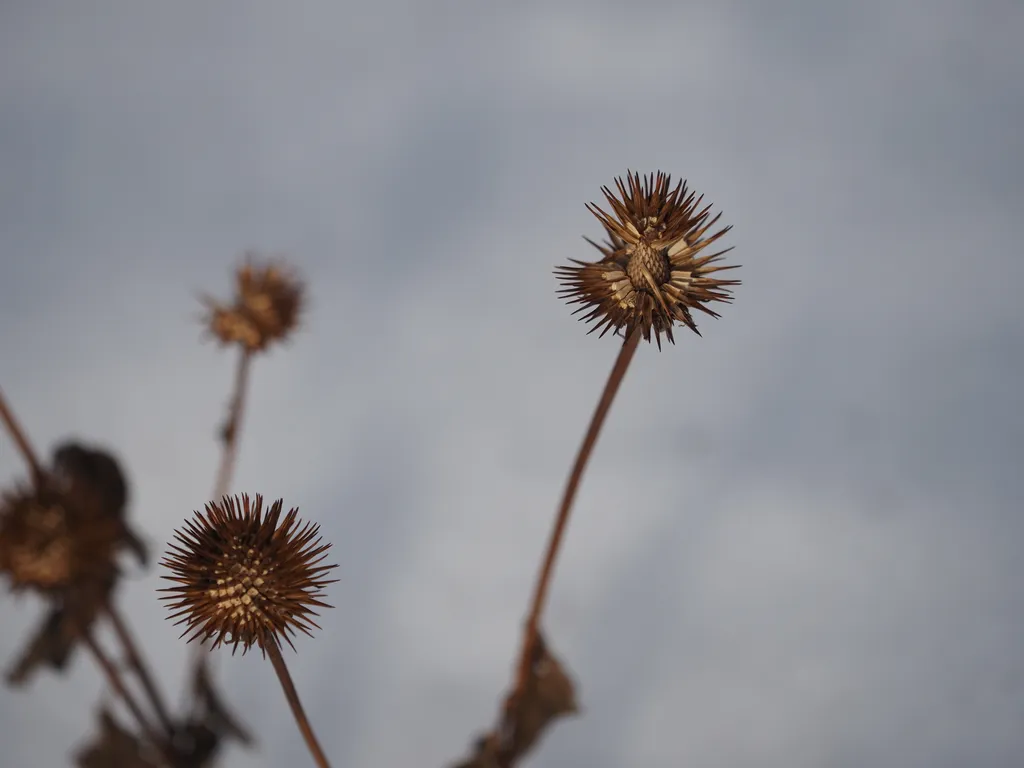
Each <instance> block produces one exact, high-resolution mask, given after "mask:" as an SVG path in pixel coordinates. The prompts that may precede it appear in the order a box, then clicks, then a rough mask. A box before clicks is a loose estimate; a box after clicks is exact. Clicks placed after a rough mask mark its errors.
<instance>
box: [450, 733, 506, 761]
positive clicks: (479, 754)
mask: <svg viewBox="0 0 1024 768" xmlns="http://www.w3.org/2000/svg"><path fill="white" fill-rule="evenodd" d="M452 768H500V763H498V737H497V736H496V735H495V734H493V733H486V734H484V735H483V736H481V737H480V738H478V739H477V740H476V743H475V744H474V745H473V754H472V755H471V756H470V757H469V758H468V759H466V760H463V761H462V762H461V763H456V764H455V765H453V766H452Z"/></svg>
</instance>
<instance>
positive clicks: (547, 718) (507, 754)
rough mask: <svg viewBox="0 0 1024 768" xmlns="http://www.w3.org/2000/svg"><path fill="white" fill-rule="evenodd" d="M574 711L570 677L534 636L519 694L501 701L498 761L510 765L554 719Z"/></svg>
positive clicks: (536, 740)
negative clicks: (529, 665)
mask: <svg viewBox="0 0 1024 768" xmlns="http://www.w3.org/2000/svg"><path fill="white" fill-rule="evenodd" d="M577 712H579V705H578V704H577V703H576V687H575V685H574V684H573V681H572V678H570V677H569V674H568V673H567V672H566V671H565V668H564V667H563V666H562V663H561V662H560V661H559V660H558V659H557V658H556V657H555V656H554V655H553V654H552V653H551V651H550V649H549V648H548V646H547V643H545V641H544V638H543V637H541V636H540V635H538V637H537V642H536V644H535V646H534V660H533V664H532V666H531V668H530V675H529V677H528V678H527V680H526V684H525V685H524V686H523V689H522V692H521V693H518V694H517V693H513V694H511V695H510V696H509V697H508V699H506V701H505V711H504V716H503V719H502V725H501V748H500V750H499V754H498V762H499V764H500V765H503V766H511V765H513V764H514V763H515V762H516V761H517V760H518V759H519V758H521V757H522V756H523V755H525V754H526V753H527V752H529V751H530V750H531V749H533V748H534V747H535V746H536V745H537V742H538V741H539V739H540V737H541V736H542V735H543V734H544V732H545V731H546V730H547V728H548V727H549V726H550V725H551V724H552V723H553V722H554V721H555V720H556V719H558V718H559V717H565V716H567V715H574V714H576V713H577Z"/></svg>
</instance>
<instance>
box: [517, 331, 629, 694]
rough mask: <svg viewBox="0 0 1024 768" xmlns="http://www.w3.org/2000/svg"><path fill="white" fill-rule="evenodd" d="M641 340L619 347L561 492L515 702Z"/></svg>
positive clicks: (521, 659) (525, 635) (539, 578)
mask: <svg viewBox="0 0 1024 768" xmlns="http://www.w3.org/2000/svg"><path fill="white" fill-rule="evenodd" d="M639 343H640V329H639V328H637V329H634V330H633V331H632V333H630V335H629V336H628V337H627V338H626V340H625V342H623V344H622V348H621V349H620V350H619V356H618V357H617V358H616V359H615V365H614V366H613V367H612V370H611V373H610V374H609V375H608V382H607V383H606V384H605V385H604V392H602V393H601V399H600V400H599V401H598V403H597V408H596V409H595V410H594V415H593V416H592V417H591V419H590V426H589V427H588V428H587V434H586V435H585V436H584V438H583V443H582V445H580V449H579V452H578V453H577V454H576V461H575V463H574V464H573V466H572V471H571V472H570V473H569V479H568V481H567V482H566V484H565V491H564V492H563V494H562V502H561V504H560V505H559V507H558V514H557V515H556V516H555V523H554V526H553V527H552V529H551V536H550V538H549V539H548V548H547V552H546V553H545V555H544V560H543V562H542V564H541V568H540V572H539V573H538V575H537V581H536V584H535V586H534V590H533V601H532V602H531V603H530V610H529V613H528V614H527V618H526V629H525V630H524V633H523V646H522V651H521V654H520V657H519V665H518V668H517V671H516V679H515V685H514V686H513V688H512V694H511V696H510V697H509V699H508V701H510V702H512V701H516V700H518V699H519V698H520V695H521V694H522V692H523V690H524V688H525V687H526V683H527V680H528V679H529V675H530V668H531V667H532V666H533V664H532V662H533V657H534V649H535V647H536V643H537V632H538V629H539V627H540V617H541V614H542V613H543V612H544V603H545V602H546V600H547V595H548V590H549V588H550V586H551V577H552V576H553V574H554V570H555V561H556V560H557V558H558V551H559V549H560V548H561V545H562V539H563V537H564V535H565V529H566V526H567V525H568V522H569V514H570V512H571V511H572V504H573V501H574V500H575V499H576V491H577V490H578V489H579V485H580V481H581V480H582V479H583V472H584V470H585V469H586V468H587V461H588V460H589V459H590V454H591V453H593V451H594V446H595V445H596V444H597V438H598V435H600V434H601V428H602V427H603V426H604V421H605V417H606V416H607V415H608V411H609V410H610V409H611V407H612V402H613V401H614V400H615V394H616V393H617V392H618V391H619V385H621V384H622V380H623V378H625V376H626V371H627V370H628V369H629V364H630V362H631V361H632V360H633V354H634V353H635V352H636V348H637V345H638V344H639Z"/></svg>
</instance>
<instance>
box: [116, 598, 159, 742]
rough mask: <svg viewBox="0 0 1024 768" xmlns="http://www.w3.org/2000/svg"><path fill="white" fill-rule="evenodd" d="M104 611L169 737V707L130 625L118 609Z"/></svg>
mask: <svg viewBox="0 0 1024 768" xmlns="http://www.w3.org/2000/svg"><path fill="white" fill-rule="evenodd" d="M104 610H105V612H106V614H107V617H108V618H109V619H110V623H111V625H113V627H114V632H115V634H116V635H117V637H118V639H119V640H120V641H121V645H122V646H123V647H124V652H125V655H126V656H127V658H128V664H129V666H131V668H132V670H133V671H134V672H135V674H136V676H137V677H138V678H139V682H141V683H142V687H143V689H145V691H146V695H147V696H148V697H149V700H150V703H151V704H152V705H153V710H154V711H155V712H156V716H157V718H158V719H159V720H160V725H162V726H163V728H164V730H165V731H166V733H167V735H168V737H170V736H172V735H173V733H174V724H173V723H172V722H171V717H170V715H169V714H168V712H167V705H166V704H164V700H163V696H162V695H161V694H160V689H159V688H157V686H156V683H155V681H154V680H153V676H152V675H151V674H150V673H149V669H148V668H147V667H146V663H145V661H143V658H142V655H141V654H140V653H139V652H138V649H137V647H136V645H135V641H134V640H133V639H132V635H131V632H130V631H129V629H128V625H127V624H125V622H124V620H123V619H122V618H121V614H120V613H118V611H117V609H116V608H114V606H113V605H111V604H110V603H107V604H106V605H105V606H104Z"/></svg>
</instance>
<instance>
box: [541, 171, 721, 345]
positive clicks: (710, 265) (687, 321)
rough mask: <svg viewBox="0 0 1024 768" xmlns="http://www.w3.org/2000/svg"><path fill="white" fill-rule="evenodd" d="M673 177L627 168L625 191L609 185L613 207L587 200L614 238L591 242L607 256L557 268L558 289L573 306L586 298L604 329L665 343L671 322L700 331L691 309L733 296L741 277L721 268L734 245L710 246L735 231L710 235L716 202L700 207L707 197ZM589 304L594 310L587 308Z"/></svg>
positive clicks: (618, 185) (584, 309) (620, 185)
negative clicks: (713, 249)
mask: <svg viewBox="0 0 1024 768" xmlns="http://www.w3.org/2000/svg"><path fill="white" fill-rule="evenodd" d="M670 182H671V177H670V176H669V175H667V174H663V173H661V172H658V174H657V175H654V174H651V175H649V176H645V177H643V178H642V179H641V177H640V176H639V175H638V174H636V173H633V174H629V173H627V174H626V181H625V182H623V180H622V179H621V178H619V179H616V180H615V186H616V188H617V190H618V195H616V194H614V193H613V192H612V191H611V190H610V189H609V188H608V187H602V191H603V192H604V196H605V198H607V200H608V204H609V205H610V206H611V211H612V213H610V214H609V213H606V212H605V211H603V210H602V209H601V208H599V207H597V206H596V205H594V204H590V205H588V206H587V208H588V210H590V212H591V213H593V214H594V215H595V216H596V217H597V219H598V220H599V221H600V222H601V224H602V225H603V226H604V228H605V232H606V233H607V235H608V242H607V243H605V244H604V245H598V244H597V243H594V242H593V241H588V242H590V243H591V245H593V246H594V247H596V248H597V249H598V250H599V251H600V252H601V254H602V258H601V260H600V261H597V262H594V263H590V262H583V261H576V260H575V259H573V260H572V261H573V266H565V267H559V268H558V269H556V270H555V274H556V275H557V276H558V278H559V280H560V281H561V283H562V286H563V288H562V290H561V291H560V292H559V294H560V296H562V298H565V299H568V300H569V303H570V304H581V305H582V306H581V307H580V308H579V309H577V310H576V312H575V313H574V314H576V313H579V312H587V314H586V315H584V316H583V318H582V319H584V320H585V321H587V322H594V323H595V325H594V327H593V328H591V330H590V332H591V333H593V332H594V331H596V330H598V329H601V335H602V336H604V335H605V334H606V333H607V332H608V331H609V330H615V331H623V332H624V333H625V335H627V336H628V335H629V334H630V333H632V332H633V330H635V329H637V328H639V329H640V331H641V333H642V334H643V338H644V339H646V340H647V341H650V340H651V331H652V330H653V331H654V337H655V339H656V341H657V342H658V347H659V348H660V347H661V334H662V333H664V334H665V336H666V338H668V340H669V341H670V342H672V343H675V339H673V337H672V326H673V325H674V324H675V323H677V322H678V323H682V324H683V325H685V326H687V327H688V328H690V329H691V330H693V331H694V332H695V333H697V334H698V335H700V332H699V331H698V330H697V325H696V323H694V320H693V314H692V310H694V309H697V310H700V311H701V312H704V313H706V314H708V315H711V316H712V317H718V314H717V313H716V312H715V311H713V310H711V309H709V308H708V306H707V304H708V303H710V302H713V301H720V302H729V301H731V296H730V293H731V289H730V286H733V285H738V284H739V282H740V281H739V280H722V279H720V278H718V277H715V276H714V275H715V273H718V272H722V271H724V270H727V269H735V268H736V267H735V265H733V266H724V265H721V264H719V263H718V262H719V260H720V259H721V257H722V256H723V255H724V254H725V253H727V252H728V251H730V250H732V249H731V248H726V249H725V250H721V251H717V252H715V253H710V254H704V253H703V251H704V249H705V248H707V247H708V246H709V245H711V244H712V243H714V242H716V241H717V240H718V239H719V238H720V237H722V235H724V234H725V233H726V232H728V231H729V229H731V227H723V228H722V229H719V230H718V231H717V232H714V233H711V229H712V227H714V225H715V224H716V223H717V222H718V219H719V218H720V217H721V214H720V213H719V214H717V215H715V216H714V217H711V206H710V205H707V206H704V207H701V203H702V202H703V200H704V197H703V195H702V196H700V197H697V196H696V194H695V193H694V192H690V191H688V190H687V186H686V182H685V181H683V182H679V183H678V184H677V185H676V186H675V187H672V186H671V183H670ZM588 310H589V311H588Z"/></svg>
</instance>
